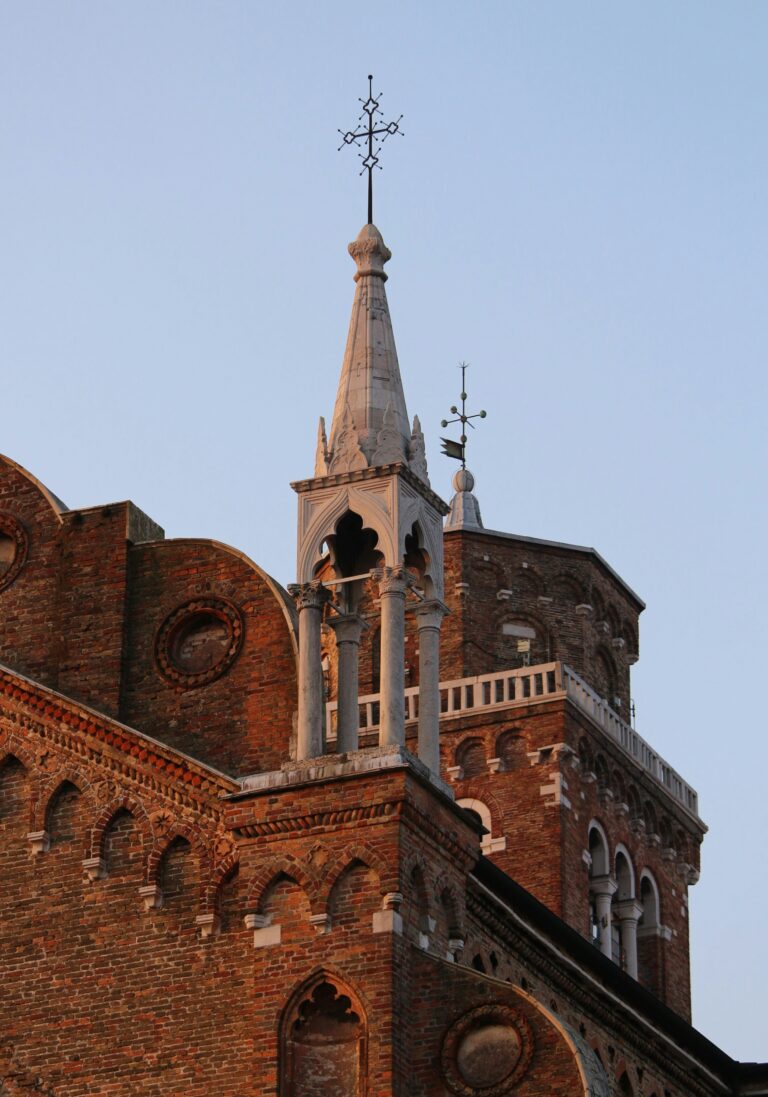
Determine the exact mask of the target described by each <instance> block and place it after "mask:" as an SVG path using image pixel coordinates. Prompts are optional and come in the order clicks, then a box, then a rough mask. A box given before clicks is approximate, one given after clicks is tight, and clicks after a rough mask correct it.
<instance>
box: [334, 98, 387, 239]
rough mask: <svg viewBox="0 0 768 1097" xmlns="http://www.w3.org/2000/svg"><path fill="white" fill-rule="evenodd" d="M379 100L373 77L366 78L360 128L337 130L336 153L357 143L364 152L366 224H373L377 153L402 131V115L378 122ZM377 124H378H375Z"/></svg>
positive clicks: (361, 156)
mask: <svg viewBox="0 0 768 1097" xmlns="http://www.w3.org/2000/svg"><path fill="white" fill-rule="evenodd" d="M380 100H381V92H379V97H378V99H377V98H375V97H374V94H373V77H372V76H369V77H368V98H367V99H361V100H360V102H361V103H362V104H363V109H362V111H361V112H360V117H359V118H358V122H362V123H363V127H362V128H358V129H354V130H347V131H346V133H345V132H344V130H339V133H340V134H341V138H342V141H341V144H340V145H339V148H338V150H337V151H339V152H340V151H341V150H342V149H343V148H344V146H345V145H355V146H357V145H358V142H363V148H364V150H365V152H364V153H363V152H360V151H359V150H358V156H359V157H360V159H361V160H362V161H363V167H362V170H361V172H360V174H361V175H362V174H363V172H366V171H367V172H368V224H369V225H372V224H373V169H374V168H378V169H379V171H381V164H380V163H379V158H378V156H377V153H378V151H379V149H380V148H381V146H382V145H383V143H384V142H385V141H386V139H387V138H388V137H391V136H392V134H394V133H399V134H400V136H401V137H402V135H403V131H402V130H401V129H400V122H401V121H402V117H403V116H402V114H401V115H400V117H399V118H398V119H397V121H396V122H379V121H378V119H377V117H376V116H377V115H380V114H382V111H381V109H380V107H379V101H380ZM377 123H378V124H377Z"/></svg>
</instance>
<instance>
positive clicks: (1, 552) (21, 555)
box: [0, 512, 29, 590]
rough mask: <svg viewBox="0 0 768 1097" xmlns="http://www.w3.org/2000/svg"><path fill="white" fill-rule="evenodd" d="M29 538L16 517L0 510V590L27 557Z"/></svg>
mask: <svg viewBox="0 0 768 1097" xmlns="http://www.w3.org/2000/svg"><path fill="white" fill-rule="evenodd" d="M28 549H29V538H28V537H27V531H26V530H25V529H24V527H23V526H22V524H21V522H20V521H19V520H18V518H14V516H13V515H12V514H4V513H3V512H0V590H5V588H6V587H9V586H10V585H11V583H12V582H13V581H14V579H15V578H16V576H17V575H18V574H19V572H20V571H21V569H22V568H23V567H24V562H25V560H26V559H27V551H28Z"/></svg>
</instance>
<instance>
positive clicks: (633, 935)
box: [613, 899, 643, 979]
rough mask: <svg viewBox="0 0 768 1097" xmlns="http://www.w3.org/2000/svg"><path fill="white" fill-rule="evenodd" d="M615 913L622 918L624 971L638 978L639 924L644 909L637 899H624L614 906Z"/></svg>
mask: <svg viewBox="0 0 768 1097" xmlns="http://www.w3.org/2000/svg"><path fill="white" fill-rule="evenodd" d="M613 909H614V911H615V912H616V914H617V915H618V916H619V918H620V920H621V921H620V931H621V951H622V952H623V953H624V970H625V971H626V973H627V975H631V976H632V978H633V979H636V978H637V923H638V922H639V921H640V915H641V914H642V913H643V908H642V906H641V904H640V903H639V902H638V901H637V899H622V900H621V902H619V903H615V904H614V908H613Z"/></svg>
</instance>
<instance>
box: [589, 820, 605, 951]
mask: <svg viewBox="0 0 768 1097" xmlns="http://www.w3.org/2000/svg"><path fill="white" fill-rule="evenodd" d="M587 843H588V849H589V858H590V860H589V879H590V887H589V892H588V894H589V937H590V940H591V941H592V943H593V944H594V945H595V946H596V947H601V946H602V942H603V939H604V935H607V933H608V918H607V914H608V910H607V909H606V908H607V906H608V905H609V903H610V899H609V898H606V896H609V895H610V889H609V888H608V874H609V868H610V857H609V853H608V841H607V839H606V836H605V832H604V831H603V829H602V827H600V826H598V824H597V823H595V822H593V823H591V824H590V827H589V835H588V839H587ZM599 880H600V881H603V883H604V886H603V887H602V888H601V887H600V886H599V885H598V883H597V881H599Z"/></svg>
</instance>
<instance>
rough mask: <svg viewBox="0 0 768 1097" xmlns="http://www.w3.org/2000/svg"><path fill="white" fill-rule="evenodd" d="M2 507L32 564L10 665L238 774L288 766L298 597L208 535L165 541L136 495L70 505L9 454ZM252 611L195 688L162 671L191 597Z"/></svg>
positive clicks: (17, 597) (11, 593)
mask: <svg viewBox="0 0 768 1097" xmlns="http://www.w3.org/2000/svg"><path fill="white" fill-rule="evenodd" d="M0 514H7V515H10V516H12V517H13V518H15V519H16V520H17V521H18V522H20V523H21V525H22V526H23V528H24V530H25V531H26V534H27V539H28V552H27V559H26V562H25V564H24V566H23V568H22V569H21V571H20V572H19V573H18V575H17V576H16V578H15V580H14V581H13V582H12V583H10V585H7V586H6V587H5V588H4V589H3V587H2V576H0V662H4V663H5V664H6V665H8V666H11V667H13V668H14V669H16V670H18V671H20V672H22V673H24V674H27V675H28V676H29V677H31V678H33V679H34V680H35V681H39V682H41V683H43V684H46V685H49V686H52V687H54V688H57V689H59V690H60V691H61V692H62V693H64V694H65V695H67V696H69V697H72V698H74V699H76V700H78V701H81V702H83V703H85V704H88V705H91V706H92V707H94V708H95V709H97V710H98V711H100V712H103V713H105V714H107V715H110V716H116V717H118V718H119V719H121V720H122V721H124V722H126V723H128V724H131V725H133V726H135V727H137V728H139V729H140V730H142V731H145V732H147V733H148V734H151V735H153V736H155V737H157V738H159V739H162V740H163V741H165V742H168V743H170V744H172V745H174V746H176V747H177V748H178V749H179V750H182V751H184V752H185V753H189V754H193V755H195V757H198V758H200V759H201V760H204V761H207V762H210V764H212V765H214V766H216V767H217V768H219V769H222V770H225V771H227V772H229V773H239V774H242V773H248V772H253V771H254V770H257V769H270V768H275V767H278V766H279V765H280V763H281V762H282V761H283V760H284V759H285V758H286V757H287V756H288V754H289V750H290V741H291V734H292V727H293V719H294V714H295V709H296V670H295V640H294V626H293V619H292V616H291V610H290V609H289V608H288V607H287V595H285V592H283V591H282V590H281V589H280V588H279V587H278V586H277V585H276V584H273V583H271V582H270V581H268V579H267V578H266V577H265V576H264V575H263V573H262V572H261V571H260V570H259V569H258V568H257V567H256V566H255V565H253V564H252V563H251V562H250V561H248V560H247V559H246V558H245V557H243V556H242V555H240V554H238V553H237V552H235V551H233V550H230V549H227V548H226V547H224V546H220V545H216V544H215V543H213V542H202V541H163V540H150V541H148V542H147V541H146V538H158V537H159V538H162V530H161V529H159V527H157V526H156V525H155V524H154V523H153V522H151V520H150V519H148V518H147V517H146V516H145V515H142V514H141V512H140V511H138V510H137V509H136V508H135V507H134V506H133V505H132V504H131V503H115V504H111V505H109V506H105V507H94V508H90V509H87V510H78V511H66V510H64V511H62V512H61V513H60V512H59V510H58V508H57V505H56V504H55V502H54V501H53V500H52V499H51V497H50V496H48V495H47V494H46V493H45V491H44V489H43V488H42V487H41V486H40V485H39V484H38V483H37V482H36V481H35V480H34V478H32V477H30V476H29V475H28V474H26V473H24V472H23V470H20V469H19V468H17V466H15V465H13V463H12V462H8V461H6V460H4V459H3V460H0ZM195 597H197V598H203V599H204V598H207V597H214V598H215V597H222V598H226V599H228V600H229V601H230V602H232V603H233V604H234V605H235V606H236V607H237V608H238V610H239V612H240V613H242V615H243V619H244V622H245V629H244V640H243V644H242V648H241V650H240V653H239V656H238V657H237V659H236V660H235V662H234V663H233V665H232V666H231V667H230V668H229V669H228V670H227V672H226V673H225V674H223V675H222V676H221V677H219V678H218V679H216V680H215V681H212V682H210V683H208V684H205V685H201V686H196V687H195V688H189V687H187V686H185V685H184V684H183V683H182V684H179V683H178V682H175V683H171V682H168V681H167V680H166V679H165V678H163V677H162V675H161V673H160V671H159V669H158V664H157V660H156V652H155V644H156V637H157V634H158V630H159V629H160V627H161V625H162V624H163V622H164V620H165V619H166V618H167V616H168V615H169V614H170V613H171V612H172V611H173V610H175V609H176V608H177V607H178V606H179V605H181V604H182V603H184V602H185V601H188V600H189V599H190V598H195Z"/></svg>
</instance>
